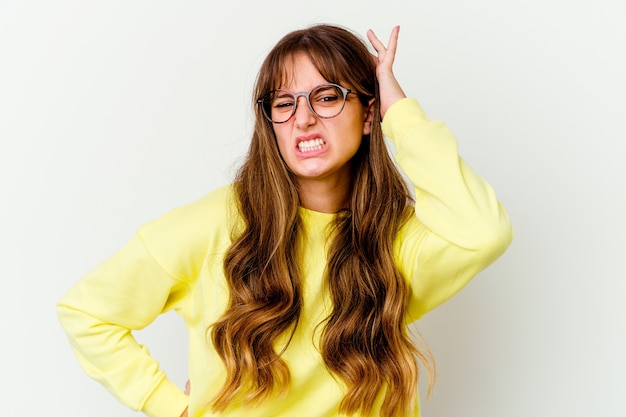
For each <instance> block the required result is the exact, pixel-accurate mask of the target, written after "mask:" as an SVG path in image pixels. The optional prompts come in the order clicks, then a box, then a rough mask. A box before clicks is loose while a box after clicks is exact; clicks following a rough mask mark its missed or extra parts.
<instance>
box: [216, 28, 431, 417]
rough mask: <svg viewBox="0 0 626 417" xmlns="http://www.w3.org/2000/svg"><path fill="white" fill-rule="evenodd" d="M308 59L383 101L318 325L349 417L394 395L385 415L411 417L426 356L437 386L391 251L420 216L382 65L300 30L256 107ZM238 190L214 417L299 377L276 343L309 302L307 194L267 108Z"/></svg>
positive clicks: (345, 37) (330, 38)
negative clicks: (391, 141) (379, 74)
mask: <svg viewBox="0 0 626 417" xmlns="http://www.w3.org/2000/svg"><path fill="white" fill-rule="evenodd" d="M301 52H302V53H305V54H307V55H308V57H309V58H310V59H311V61H312V62H313V64H314V65H315V66H316V68H317V69H318V71H319V72H320V74H321V75H322V76H323V77H324V78H325V79H326V80H328V81H329V82H334V83H338V84H342V83H343V84H347V85H349V86H350V88H352V89H353V90H355V91H356V92H357V94H358V96H359V100H360V101H361V103H362V104H363V106H367V105H368V102H369V101H370V100H371V99H372V98H375V101H374V104H373V106H374V108H373V122H372V131H371V134H370V135H367V136H364V137H363V139H362V143H361V147H360V149H359V150H358V152H357V154H356V155H355V156H354V158H353V161H352V167H353V178H352V188H351V190H350V196H349V207H348V208H347V209H344V210H341V211H340V212H339V213H337V215H336V220H335V224H334V228H333V233H332V237H331V239H332V240H331V244H330V247H329V251H328V268H327V277H326V280H327V287H328V289H329V293H330V296H331V299H332V301H333V308H332V311H331V313H330V315H329V316H328V317H327V318H326V320H325V321H324V322H323V323H321V324H320V325H321V326H322V331H321V341H320V350H321V355H322V358H323V360H324V363H325V365H326V367H327V368H328V370H329V371H330V372H332V373H333V374H335V375H336V376H338V377H339V378H340V379H341V380H342V381H343V382H344V383H345V385H346V387H347V393H346V395H345V396H344V399H343V401H342V403H341V405H340V411H341V412H343V413H346V414H354V413H357V412H362V413H365V414H366V413H368V412H369V411H371V410H372V409H373V407H374V403H375V400H376V398H377V396H378V395H379V394H380V393H381V390H383V389H385V388H386V391H385V393H384V400H383V403H382V409H381V415H382V416H385V417H391V416H408V415H410V414H411V413H412V412H413V410H414V407H415V404H416V396H417V378H418V364H417V360H416V357H417V358H420V359H421V360H422V361H423V362H424V363H425V364H426V367H427V369H428V371H429V374H430V375H431V381H432V374H433V372H432V370H433V368H432V365H433V363H432V358H431V357H430V355H429V354H427V353H422V352H421V351H420V350H418V349H416V348H415V347H414V345H413V343H412V342H411V340H410V338H409V335H408V333H407V322H406V310H407V303H408V297H409V288H408V287H407V283H406V281H405V279H404V277H403V276H402V275H401V273H400V271H399V270H398V267H397V266H396V264H395V262H394V257H393V244H394V239H395V237H396V235H397V233H398V230H399V229H400V228H401V227H402V225H403V224H404V223H405V222H406V221H407V219H408V217H409V216H410V215H411V213H412V212H413V207H412V198H411V195H410V193H409V190H408V188H407V186H406V184H405V182H404V180H403V179H402V176H401V175H400V173H399V172H398V170H397V169H396V167H395V165H394V164H393V162H392V160H391V158H390V157H389V154H388V151H387V148H386V145H385V143H384V140H383V134H382V129H381V125H380V121H381V116H380V107H379V100H378V83H377V81H376V75H375V64H374V62H373V58H372V55H371V54H370V52H369V51H368V49H367V47H366V45H365V44H364V42H363V41H362V40H361V39H360V38H359V37H358V36H356V35H355V34H353V33H352V32H350V31H349V30H347V29H344V28H341V27H338V26H331V25H316V26H312V27H309V28H306V29H302V30H298V31H294V32H291V33H289V34H288V35H286V36H285V37H283V38H282V39H281V40H280V41H279V42H278V43H277V44H276V46H275V47H274V48H273V49H272V50H271V51H270V53H269V54H268V56H267V58H266V59H265V61H264V63H263V64H262V66H261V69H260V71H259V75H258V77H257V80H256V86H255V95H254V99H255V104H256V100H257V99H259V98H260V97H262V96H263V95H264V94H265V93H266V92H268V91H270V90H272V89H274V88H277V87H279V86H280V85H281V83H282V82H284V81H285V80H286V79H287V77H289V74H287V73H286V71H287V70H286V68H288V65H287V62H288V60H289V59H290V57H292V56H293V55H294V54H296V53H301ZM260 184H262V187H261V186H260ZM234 189H235V192H236V196H237V199H238V209H239V211H240V214H241V217H242V219H243V222H244V227H243V231H241V232H239V233H238V234H237V235H236V236H234V237H233V243H232V245H231V247H230V248H229V250H228V252H227V254H226V257H225V260H224V271H225V275H226V278H227V281H228V284H229V286H230V300H229V304H228V307H227V309H226V311H225V312H224V313H223V315H222V316H221V317H220V319H219V320H218V321H217V322H216V323H214V324H213V326H212V327H211V329H212V330H211V336H212V342H213V344H214V346H215V348H216V350H217V352H218V354H219V355H220V357H221V358H222V360H223V362H224V364H225V367H226V370H227V379H226V381H225V383H224V385H223V386H222V389H221V390H220V391H219V392H218V394H217V395H216V397H215V398H214V399H213V402H212V407H213V410H214V411H223V410H224V409H226V408H227V407H228V405H229V404H230V403H231V402H232V401H233V400H234V399H243V401H245V402H249V403H258V402H261V401H263V400H266V399H268V398H270V397H271V396H272V395H279V394H280V393H284V392H286V390H287V389H288V385H289V381H290V374H289V369H288V367H287V364H286V363H285V362H284V361H283V360H282V359H281V357H280V352H276V351H275V349H274V345H275V342H276V340H277V338H278V337H279V336H280V335H283V334H285V333H286V332H287V334H293V333H292V332H293V331H295V328H296V326H297V325H298V319H299V317H300V312H301V309H302V303H303V300H302V282H301V273H300V270H299V266H300V265H299V260H300V259H301V258H300V256H299V246H298V236H299V233H301V229H302V227H301V219H300V217H299V212H298V208H299V204H300V200H299V194H298V188H297V186H296V182H295V179H294V176H293V174H292V173H291V172H290V170H289V169H288V167H287V166H286V164H285V163H284V161H283V160H282V158H281V156H280V153H279V150H278V147H277V145H276V138H275V135H274V131H273V129H272V125H271V123H270V122H268V121H267V120H266V119H265V118H264V116H263V114H262V111H261V109H260V106H256V122H255V129H254V133H253V135H252V142H251V144H250V148H249V150H248V154H247V157H246V160H245V162H244V163H243V165H242V166H241V168H240V170H239V172H238V174H237V177H236V180H235V182H234Z"/></svg>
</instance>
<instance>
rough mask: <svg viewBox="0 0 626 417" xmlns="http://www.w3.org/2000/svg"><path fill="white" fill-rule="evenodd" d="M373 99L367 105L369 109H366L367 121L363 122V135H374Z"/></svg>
mask: <svg viewBox="0 0 626 417" xmlns="http://www.w3.org/2000/svg"><path fill="white" fill-rule="evenodd" d="M375 100H376V99H375V98H373V99H371V100H370V101H369V102H368V103H367V109H365V120H364V121H363V134H364V135H369V134H370V133H372V120H374V101H375Z"/></svg>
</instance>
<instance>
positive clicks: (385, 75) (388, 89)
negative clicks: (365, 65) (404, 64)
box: [367, 26, 406, 117]
mask: <svg viewBox="0 0 626 417" xmlns="http://www.w3.org/2000/svg"><path fill="white" fill-rule="evenodd" d="M399 32H400V26H395V27H394V28H393V29H392V30H391V35H390V36H389V42H388V44H387V46H385V45H384V44H383V43H382V42H381V41H380V40H379V39H378V37H377V36H376V35H375V34H374V31H373V30H371V29H370V30H368V31H367V39H369V41H370V43H371V44H372V46H373V47H374V49H375V50H376V53H377V55H378V56H374V62H375V63H376V78H378V85H379V87H380V113H381V116H383V117H384V116H385V113H386V112H387V110H388V109H389V107H391V105H392V104H393V103H395V102H396V101H398V100H400V99H402V98H404V97H406V94H404V91H402V87H400V83H398V80H397V79H396V77H395V75H394V74H393V61H394V60H395V58H396V48H397V46H398V33H399Z"/></svg>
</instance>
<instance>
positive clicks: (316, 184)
mask: <svg viewBox="0 0 626 417" xmlns="http://www.w3.org/2000/svg"><path fill="white" fill-rule="evenodd" d="M398 31H399V28H397V27H396V28H394V29H393V31H392V33H391V36H390V39H389V42H388V45H387V46H385V45H384V44H383V43H382V42H381V41H380V40H379V39H378V38H377V37H376V36H375V35H374V33H373V32H372V31H369V32H368V33H367V37H368V39H369V41H370V43H371V45H372V46H373V48H374V49H375V51H376V54H375V55H372V54H371V53H370V52H369V50H368V48H367V46H366V44H365V43H364V42H363V41H362V40H361V39H360V38H359V37H358V36H355V35H354V34H353V33H351V32H350V31H348V30H346V29H344V28H341V27H337V26H330V25H317V26H313V27H309V28H306V29H303V30H298V31H295V32H292V33H289V34H287V35H286V36H285V37H284V38H283V39H281V40H280V41H279V42H278V44H277V45H276V46H275V47H274V48H273V49H272V51H271V52H270V53H269V55H268V56H267V58H266V60H265V62H264V63H263V65H262V67H261V69H260V72H259V75H258V78H257V82H256V87H255V91H254V99H255V106H256V124H255V128H254V132H253V135H252V142H251V144H250V148H249V152H248V155H247V158H246V160H245V162H244V164H243V166H242V167H241V169H240V170H239V173H238V175H237V177H236V179H235V181H234V182H233V183H232V184H230V185H227V186H224V187H222V188H220V189H217V190H215V191H213V192H211V193H210V194H208V195H207V196H205V197H204V198H202V199H200V200H199V201H196V202H193V203H191V204H189V205H187V206H184V207H181V208H178V209H176V210H173V211H171V212H170V213H168V214H166V215H165V216H164V217H162V218H160V219H158V220H156V221H153V222H151V223H149V224H147V225H145V226H143V227H142V228H140V229H139V231H138V232H137V235H136V237H135V238H134V239H132V240H131V241H130V242H129V243H128V244H127V246H126V247H124V248H123V249H122V250H121V251H119V252H118V253H117V254H115V255H114V256H113V257H111V258H110V259H108V260H107V261H106V262H104V263H103V264H102V265H100V266H99V267H98V268H96V269H95V270H93V271H92V272H91V273H89V274H88V275H87V276H86V277H84V278H83V279H81V280H80V281H79V282H78V283H77V284H76V285H75V286H74V287H73V288H71V289H70V290H69V291H68V293H67V294H66V295H65V296H64V298H63V299H62V300H61V302H60V303H59V307H58V312H59V317H60V319H61V322H62V324H63V326H64V328H65V329H66V331H67V333H68V335H69V338H70V341H71V344H72V347H73V349H74V351H75V352H76V355H77V357H78V359H79V361H80V363H81V364H82V366H83V367H84V369H85V370H86V372H87V373H88V374H89V375H91V376H92V377H94V378H96V379H97V380H99V381H100V382H102V383H103V384H104V385H105V386H106V387H107V388H108V389H109V390H110V391H111V392H113V393H114V394H115V395H116V396H117V397H118V398H119V400H120V401H122V402H123V403H125V404H127V405H128V406H129V407H132V408H133V409H136V410H142V411H143V412H145V413H146V414H147V415H149V416H154V417H178V416H181V415H189V416H190V417H200V416H203V417H206V416H216V415H219V416H230V417H242V416H246V417H249V416H255V417H256V416H259V417H260V416H307V417H317V416H319V417H322V416H339V415H358V416H385V417H391V416H415V415H419V401H418V390H417V378H418V363H417V359H418V358H419V359H421V360H422V361H424V362H425V363H426V364H427V367H426V369H428V370H429V372H430V373H431V376H432V367H430V365H431V361H430V360H429V355H428V354H426V353H425V352H422V351H420V350H418V349H416V347H415V346H414V345H413V343H412V342H411V340H410V338H409V334H408V331H407V325H408V324H410V323H412V322H414V321H415V320H417V319H419V318H420V317H421V316H423V315H424V314H425V313H427V312H428V311H430V310H432V309H433V308H435V307H437V306H438V305H440V304H441V303H443V302H444V301H446V300H448V299H449V298H450V297H452V296H453V295H454V294H455V293H457V292H458V291H459V290H460V289H461V288H462V287H463V286H464V285H465V284H466V283H467V282H468V281H469V280H470V279H471V278H472V277H473V276H475V275H476V274H477V273H478V272H479V271H481V270H482V269H483V268H485V267H486V266H488V265H489V264H490V263H491V262H493V261H494V260H495V259H496V258H497V257H498V256H500V255H501V254H502V253H503V252H504V251H505V250H506V248H507V247H508V245H509V243H510V241H511V239H512V230H511V226H510V223H509V220H508V217H507V215H506V213H505V211H504V210H503V208H502V207H501V206H500V204H499V203H498V201H497V200H496V197H495V195H494V192H493V190H492V189H491V187H490V186H489V185H488V184H487V183H486V182H485V181H484V180H482V179H481V178H480V177H479V176H478V175H476V174H475V173H474V172H473V171H472V170H471V169H470V168H469V167H468V166H467V165H466V164H465V163H464V161H463V160H462V159H460V158H459V155H458V153H457V144H456V141H455V139H454V137H453V136H452V134H451V133H450V132H449V131H448V129H447V128H446V127H445V125H444V124H443V123H441V122H439V121H431V120H429V119H428V117H427V116H426V114H425V113H424V111H423V110H422V109H421V107H420V105H419V104H418V102H417V101H416V100H414V99H410V98H406V97H405V94H404V92H403V91H402V89H401V87H400V85H399V84H398V82H397V80H396V78H395V76H394V74H393V71H392V64H393V61H394V56H395V52H396V45H397V39H398ZM383 133H384V134H385V135H386V136H387V137H388V138H389V139H390V140H391V141H392V142H393V143H394V145H395V148H396V161H397V163H398V165H399V166H400V168H401V169H402V171H403V172H404V174H406V176H407V177H408V178H409V179H410V181H411V183H412V186H413V187H414V190H415V199H414V200H413V198H412V194H411V193H410V192H409V189H408V188H407V185H406V184H405V182H404V180H403V178H402V176H401V174H400V172H399V171H398V170H397V169H396V166H395V165H394V164H393V162H392V160H391V159H390V157H389V153H388V150H387V148H386V145H385V142H384V140H383ZM171 309H174V310H176V311H177V312H178V313H179V314H180V315H181V316H182V317H183V318H184V320H185V322H186V324H187V327H188V329H189V375H190V382H191V392H190V393H189V395H186V393H183V392H182V391H181V390H180V389H179V388H178V387H177V386H176V385H175V384H174V383H172V382H171V381H170V380H168V379H167V377H166V376H165V375H164V374H163V372H162V371H160V370H159V366H158V364H157V362H156V361H155V360H154V359H153V358H152V357H151V356H150V355H149V353H148V352H147V350H146V349H145V348H143V347H142V346H140V345H138V344H137V343H136V342H135V340H134V338H133V337H132V334H131V331H132V330H134V329H140V328H143V327H144V326H146V325H148V324H149V323H150V322H152V321H153V320H154V319H155V318H156V317H157V316H158V315H159V314H161V313H163V312H165V311H168V310H171ZM187 407H188V409H187Z"/></svg>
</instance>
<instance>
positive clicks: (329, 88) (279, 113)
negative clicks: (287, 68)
mask: <svg viewBox="0 0 626 417" xmlns="http://www.w3.org/2000/svg"><path fill="white" fill-rule="evenodd" d="M350 93H353V94H356V93H355V92H354V91H352V90H348V89H347V88H344V87H342V86H340V85H337V84H322V85H318V86H317V87H314V88H313V89H312V90H311V91H309V92H308V93H306V92H301V93H292V92H291V91H288V90H282V89H278V90H272V91H270V92H269V93H267V94H265V95H264V96H263V97H262V98H260V99H259V100H257V104H260V105H261V108H262V109H263V114H264V115H265V117H266V118H267V120H269V121H270V122H272V123H285V122H287V121H288V120H289V119H291V116H293V115H294V114H295V113H296V108H297V107H298V98H299V97H304V98H305V99H306V102H307V104H308V105H309V109H311V111H312V112H313V113H314V114H315V115H316V116H317V117H320V118H322V119H330V118H333V117H336V116H338V115H339V113H341V111H342V110H343V108H344V106H345V104H346V97H347V96H348V94H350Z"/></svg>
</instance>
